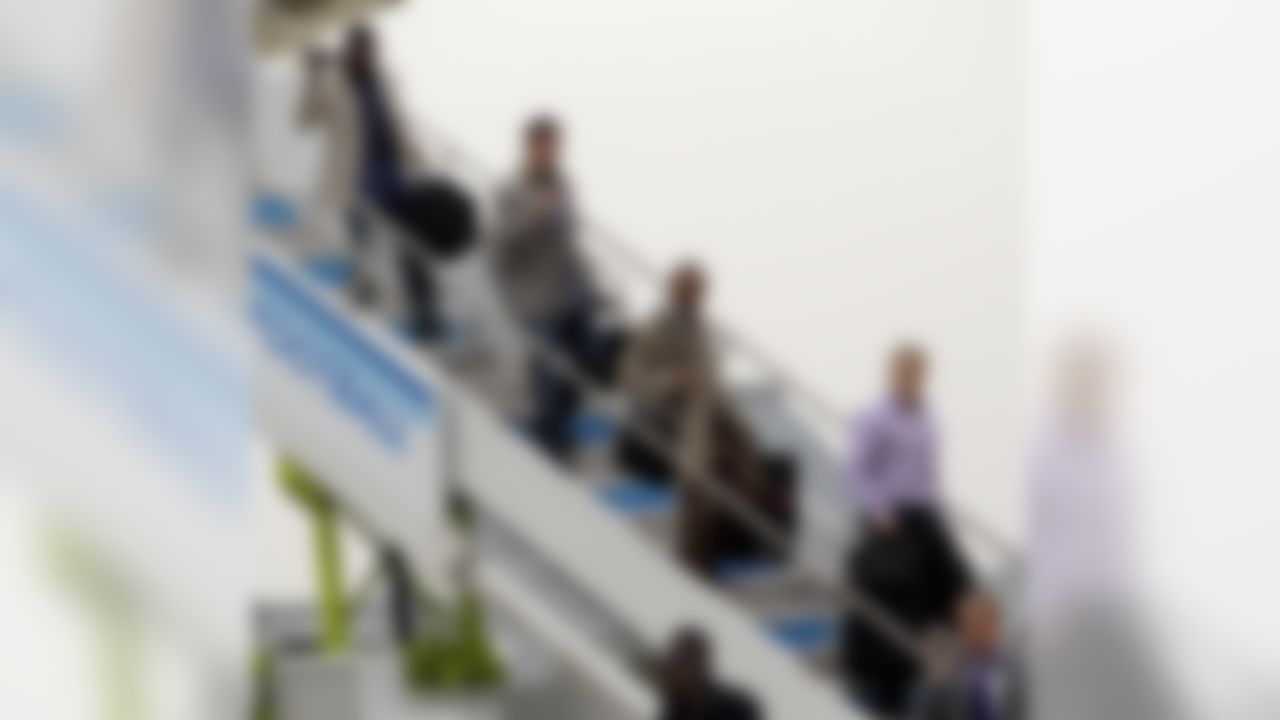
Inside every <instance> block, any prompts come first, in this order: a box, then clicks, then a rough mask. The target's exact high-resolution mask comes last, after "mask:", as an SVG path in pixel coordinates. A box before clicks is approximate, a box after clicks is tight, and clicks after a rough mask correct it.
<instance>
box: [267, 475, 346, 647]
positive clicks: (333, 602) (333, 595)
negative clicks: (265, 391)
mask: <svg viewBox="0 0 1280 720" xmlns="http://www.w3.org/2000/svg"><path fill="white" fill-rule="evenodd" d="M279 472H280V483H281V485H282V486H283V487H284V490H285V492H287V493H288V494H289V495H290V496H292V497H293V499H294V500H295V501H297V502H298V504H299V505H301V506H302V509H303V510H304V511H305V512H306V513H307V515H308V516H309V518H310V520H311V538H312V543H313V549H314V553H315V563H316V565H315V570H316V589H317V591H318V592H319V601H320V617H319V622H320V638H321V643H322V647H323V649H324V651H325V653H326V654H329V655H338V654H341V653H343V652H345V651H346V649H347V647H348V638H349V627H348V613H347V600H346V594H345V593H344V591H343V582H342V578H343V573H342V546H341V544H340V540H339V537H338V511H337V507H336V505H335V503H334V502H333V499H332V498H331V497H330V496H329V495H328V493H326V492H325V491H324V490H322V489H321V488H320V487H319V486H318V485H317V484H316V483H315V481H314V480H312V478H311V476H310V475H308V474H307V472H306V470H303V469H302V467H301V466H299V465H298V464H297V463H294V462H292V461H290V460H284V461H282V462H281V463H280V471H279Z"/></svg>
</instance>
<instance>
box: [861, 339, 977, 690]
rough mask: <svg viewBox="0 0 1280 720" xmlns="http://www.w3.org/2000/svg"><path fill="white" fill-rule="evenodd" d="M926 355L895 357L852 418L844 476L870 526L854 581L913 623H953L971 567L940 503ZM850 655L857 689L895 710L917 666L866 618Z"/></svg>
mask: <svg viewBox="0 0 1280 720" xmlns="http://www.w3.org/2000/svg"><path fill="white" fill-rule="evenodd" d="M927 372H928V359H927V357H926V355H925V352H924V350H922V349H921V348H919V347H917V346H915V345H904V346H901V347H899V348H898V349H897V350H896V351H895V352H894V353H893V355H892V357H891V359H890V363H889V392H888V394H887V396H886V397H885V398H884V399H882V400H880V401H879V402H877V403H875V404H874V405H872V406H871V407H870V408H869V409H867V410H866V411H864V412H863V413H861V414H860V415H859V417H858V418H857V420H856V421H855V423H854V427H853V433H852V435H853V436H852V444H851V452H850V457H849V465H848V481H849V486H850V489H851V491H852V494H853V499H854V502H855V509H856V511H857V512H858V514H859V515H860V517H861V519H862V522H863V527H864V528H865V531H864V532H863V534H862V537H861V538H860V539H859V542H858V544H857V546H856V547H855V548H854V551H853V552H852V553H851V556H850V560H849V568H848V575H849V582H850V583H851V584H852V585H853V586H854V589H855V590H856V591H857V592H860V593H861V594H863V595H865V596H868V597H869V598H871V599H873V600H875V601H877V602H878V603H879V604H880V605H881V606H882V607H883V608H884V610H886V611H887V612H888V613H890V614H891V615H892V616H894V617H896V618H897V619H898V620H899V622H901V623H902V624H904V625H905V626H907V627H908V628H909V629H912V630H916V631H925V630H930V629H933V628H935V627H938V626H943V625H947V624H949V623H950V621H951V620H952V618H953V617H954V612H955V609H956V606H957V603H958V601H959V600H960V599H961V598H962V597H963V596H964V594H965V593H966V592H967V590H968V589H969V571H968V568H967V567H966V564H965V562H964V561H963V559H962V558H961V557H960V554H959V552H958V551H957V550H956V547H955V544H954V543H953V541H952V539H951V535H950V533H949V531H948V530H947V527H946V523H945V519H944V516H943V513H942V510H941V508H940V503H939V498H940V489H939V480H938V462H939V450H938V436H939V430H938V427H937V425H936V423H935V422H934V420H933V418H932V417H931V415H930V412H929V408H928V404H927V401H926V397H925V379H926V375H927ZM843 649H844V661H845V664H846V667H847V669H848V672H849V675H850V679H851V681H852V682H851V684H852V685H853V689H854V691H855V692H856V693H857V694H859V695H861V696H862V697H864V698H865V699H866V700H867V702H868V703H869V704H870V705H872V706H873V708H874V709H876V710H878V711H881V712H884V713H888V714H897V713H899V712H901V711H902V710H903V708H904V705H905V703H906V702H907V700H908V698H909V695H910V693H911V691H912V688H913V687H914V685H915V683H916V681H917V679H918V676H919V668H917V667H915V663H914V661H913V660H911V659H910V657H909V656H907V655H905V654H904V653H903V652H902V651H901V649H900V648H897V647H896V646H894V645H893V644H892V643H890V642H889V641H888V640H887V638H885V637H883V636H882V634H881V633H880V632H878V631H877V629H876V628H875V627H873V626H871V625H869V624H868V623H866V622H865V620H863V619H861V618H858V617H851V618H849V619H848V621H847V623H846V629H845V641H844V648H843Z"/></svg>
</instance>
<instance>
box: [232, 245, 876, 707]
mask: <svg viewBox="0 0 1280 720" xmlns="http://www.w3.org/2000/svg"><path fill="white" fill-rule="evenodd" d="M281 244H282V245H287V243H281ZM339 265H340V263H339V264H335V261H334V259H333V258H332V257H325V258H321V259H318V260H317V259H315V258H310V259H308V258H305V257H298V256H295V255H291V254H289V253H287V252H279V251H278V250H277V249H276V248H270V247H262V248H259V249H258V250H257V251H256V256H255V258H254V269H253V275H254V276H255V279H254V286H255V287H254V296H255V298H254V314H255V324H257V325H259V327H260V328H261V329H262V337H263V339H264V341H265V342H264V343H262V344H263V346H264V347H263V348H262V351H261V353H260V354H262V355H264V356H270V355H275V356H277V357H279V356H282V352H281V343H280V342H279V338H277V337H274V336H273V334H272V333H273V332H274V331H275V330H274V329H273V328H276V327H279V326H276V325H274V324H273V323H275V322H276V321H277V320H279V319H280V317H274V318H273V314H275V315H279V316H281V317H284V318H285V319H287V320H289V321H291V322H297V323H301V324H303V325H308V324H309V325H314V326H315V327H317V328H323V330H322V331H321V332H323V333H331V334H332V336H333V337H334V338H337V337H340V338H341V342H340V343H339V341H338V340H336V339H332V338H330V335H325V338H324V342H326V343H331V344H333V345H338V344H342V345H343V347H342V349H341V350H342V352H345V353H352V354H357V355H359V356H360V357H361V358H369V357H372V356H374V355H375V354H376V355H377V356H379V358H380V359H377V360H376V361H373V362H374V363H375V364H379V365H383V364H387V365H390V364H395V365H396V366H397V368H398V369H397V370H396V371H395V372H396V373H401V374H403V375H404V377H401V378H399V379H398V380H397V382H398V383H401V384H402V385H403V387H404V389H405V392H408V393H413V392H418V391H420V389H422V388H426V389H427V391H428V392H429V393H430V394H431V396H432V400H431V401H430V404H432V405H434V406H435V407H437V408H439V417H440V422H443V423H446V424H447V425H442V426H440V428H439V430H440V433H439V434H440V435H443V436H447V438H448V439H447V440H446V441H445V442H446V445H447V447H446V448H445V449H444V452H443V453H442V455H447V456H448V458H449V460H448V465H449V469H448V470H447V474H448V476H449V479H450V483H452V484H453V485H454V486H455V488H456V489H458V490H461V491H462V492H463V493H464V494H465V495H466V496H467V497H468V498H469V499H470V501H471V502H472V504H473V505H474V507H475V508H476V509H477V510H478V512H479V514H480V516H481V517H482V519H483V526H485V527H486V528H488V529H487V530H486V531H485V532H482V533H481V535H482V538H483V539H482V541H481V542H480V543H479V562H478V568H479V569H478V572H477V582H478V583H479V584H480V586H481V590H482V592H483V593H484V594H485V595H486V596H487V597H489V599H490V601H491V602H495V603H497V604H503V605H507V606H508V609H510V607H512V606H517V607H518V606H520V605H523V606H525V608H526V609H525V611H524V612H525V615H526V616H528V615H530V614H537V615H540V617H541V620H542V625H543V627H544V628H546V627H553V628H554V632H552V631H548V633H549V636H552V635H554V636H555V641H556V642H557V644H559V645H560V646H571V647H573V648H574V653H575V654H576V656H577V657H579V658H583V657H591V658H595V660H593V661H592V662H590V663H582V664H581V665H583V666H586V665H590V667H582V671H583V672H586V673H589V674H592V675H593V676H602V677H600V678H596V680H595V681H596V682H599V683H602V684H608V685H610V686H612V688H613V693H614V695H615V696H617V697H618V698H620V699H619V700H618V703H617V704H618V705H619V706H620V707H626V708H627V709H628V710H627V712H624V713H623V714H622V715H621V716H622V717H635V716H643V715H644V714H645V713H646V712H647V708H649V707H651V705H652V702H653V700H652V693H651V692H650V691H649V690H647V689H644V690H642V691H637V689H636V688H637V687H641V688H643V687H644V685H643V684H641V683H639V682H638V680H637V677H638V675H637V673H636V672H635V671H634V667H635V666H636V665H637V664H638V661H639V662H642V660H640V658H651V657H652V655H653V653H654V652H655V651H657V650H659V649H660V648H661V647H662V646H663V645H664V643H665V642H667V641H668V639H669V637H670V635H671V633H672V632H673V631H674V630H675V629H676V628H678V627H680V626H682V625H685V624H688V623H693V624H696V625H699V626H701V627H703V628H705V629H706V630H707V632H709V633H710V634H711V635H712V636H714V637H715V638H716V642H717V645H718V647H719V648H720V653H721V656H722V665H723V669H724V672H725V673H726V674H727V675H728V676H729V677H731V678H733V679H734V680H736V681H737V682H740V683H743V684H744V685H747V686H749V687H751V688H752V689H753V691H754V692H755V693H756V694H757V695H758V696H759V697H760V698H761V699H762V701H763V702H765V703H766V704H767V705H768V706H769V708H770V709H771V711H772V713H773V714H774V716H775V717H806V718H832V719H833V720H835V719H837V718H841V717H856V716H857V714H856V711H855V710H854V709H853V708H852V706H851V705H850V704H849V703H847V702H846V700H845V698H844V697H843V695H842V693H841V692H840V691H839V690H838V689H837V688H836V687H835V686H833V685H832V684H830V683H827V682H825V681H823V680H822V679H821V678H820V677H819V676H818V675H817V674H815V673H813V672H812V671H811V669H810V668H808V667H806V666H805V664H804V663H803V662H801V661H799V659H798V658H797V657H795V656H793V655H792V654H791V653H790V652H789V651H788V649H787V648H786V647H785V645H784V643H782V642H780V641H779V639H778V638H777V637H775V636H772V635H771V634H770V633H769V632H767V631H762V630H761V628H760V626H759V624H758V622H757V620H756V619H754V618H753V617H752V616H751V615H750V614H749V613H747V612H744V611H743V610H742V609H741V608H739V607H738V606H736V605H735V604H734V603H733V602H731V601H730V600H729V599H728V598H727V597H726V596H725V595H723V594H721V593H719V592H717V591H716V590H714V589H713V588H711V587H709V586H707V585H705V584H703V583H701V582H700V581H698V580H696V579H695V578H693V577H692V576H690V575H689V574H687V573H686V572H684V571H683V570H682V569H681V568H680V566H679V565H678V564H677V563H674V562H673V561H672V560H671V559H670V558H669V557H668V556H667V554H666V553H664V552H662V550H661V548H660V546H659V545H657V544H655V543H654V542H652V540H651V539H650V537H649V536H648V534H647V533H646V532H645V531H639V532H637V528H636V527H634V526H633V525H632V524H630V523H628V522H620V521H619V517H618V513H622V514H624V515H627V516H631V517H638V518H642V519H644V520H646V521H653V520H655V519H656V518H657V517H658V516H659V515H660V514H662V513H669V512H670V506H671V504H672V503H673V502H674V499H673V498H655V497H643V498H638V497H637V495H636V494H635V493H634V491H633V489H632V488H631V486H629V485H627V484H622V483H614V482H612V481H608V480H606V481H604V482H602V483H601V484H599V485H587V484H581V483H577V482H574V480H573V479H572V478H570V477H566V476H565V475H566V474H565V472H564V471H563V470H561V469H559V468H558V467H556V466H555V465H553V464H551V463H549V462H547V461H546V460H545V459H544V458H543V457H542V456H541V454H540V453H539V452H537V451H536V450H535V449H534V448H533V447H532V446H531V445H530V444H529V443H528V442H526V441H525V440H524V439H523V438H522V437H521V436H520V434H519V433H518V431H517V430H515V429H513V428H512V427H511V425H510V423H509V422H508V421H507V419H506V418H504V417H502V416H501V414H499V413H495V412H494V411H492V410H491V409H490V407H489V406H488V405H487V403H485V402H484V401H482V400H480V399H479V397H478V394H477V393H476V392H474V391H472V390H471V389H470V388H469V387H467V386H466V385H465V383H463V382H457V381H455V379H454V378H453V377H452V373H450V372H449V371H445V370H442V369H441V368H440V366H439V363H438V362H437V360H435V359H433V358H432V357H431V356H429V355H428V354H426V353H422V352H418V351H415V350H414V349H412V348H411V347H410V345H409V343H407V342H406V341H405V339H404V338H403V337H402V335H401V333H400V332H399V331H398V330H397V328H396V326H395V324H394V323H392V322H390V320H389V319H387V318H385V317H379V316H377V315H376V314H374V313H370V312H365V311H361V310H360V309H358V308H357V306H356V305H355V304H354V303H351V302H350V301H349V300H348V299H347V294H346V293H345V292H343V290H344V289H345V275H346V274H345V273H344V272H342V271H335V268H336V267H338V266H339ZM266 278H270V282H269V283H268V284H269V285H270V286H271V287H277V286H278V288H286V289H285V290H279V289H278V288H277V289H276V290H270V291H268V292H269V293H278V294H279V296H280V297H283V298H287V300H283V301H281V302H288V303H296V305H297V307H296V308H292V309H288V310H281V309H273V308H274V305H271V303H275V302H277V301H276V300H274V299H273V300H270V301H266V300H264V299H263V298H261V297H259V293H260V290H259V283H260V282H264V279H266ZM264 308H266V309H264ZM308 332H309V331H308ZM286 344H287V343H286ZM286 350H287V351H291V350H289V349H288V348H286ZM292 350H296V348H292ZM464 355H465V354H464ZM294 359H295V360H296V358H294ZM277 364H278V365H280V367H279V368H277V369H276V370H273V371H271V372H270V373H267V374H266V375H264V381H265V382H266V383H267V384H266V386H265V387H264V393H265V394H266V395H268V396H270V395H272V393H273V392H274V391H273V389H272V388H273V387H274V386H275V385H276V384H289V383H294V381H295V380H297V379H296V378H294V379H288V378H283V377H281V376H280V375H281V373H286V372H289V370H288V369H282V368H284V366H285V365H286V363H282V362H280V363H277ZM466 364H467V363H466V360H464V359H459V360H456V361H455V362H454V365H455V367H457V366H459V365H462V366H465V365H466ZM299 367H301V366H299ZM313 370H314V368H312V369H310V370H308V372H312V371H313ZM272 373H275V374H272ZM308 377H309V378H310V379H314V378H316V377H322V374H316V373H314V372H312V374H311V375H309V376H308ZM307 385H308V383H307V382H306V381H305V380H304V381H299V382H297V383H296V387H294V388H293V389H292V390H290V392H296V393H301V394H304V395H308V398H307V402H309V403H314V404H312V405H307V404H306V403H301V404H298V405H297V406H296V408H297V409H301V410H303V411H304V412H301V413H299V414H296V415H291V414H290V413H289V412H282V411H280V410H279V409H276V410H274V411H268V412H266V413H264V417H265V418H266V420H267V422H268V427H267V428H266V429H265V430H266V432H267V433H268V436H269V437H270V439H271V440H272V441H273V442H276V443H278V446H279V447H280V449H281V451H283V452H285V453H287V454H289V455H291V456H306V455H307V453H308V452H309V451H312V450H314V449H313V448H307V447H305V445H306V444H307V443H308V442H309V440H308V437H312V436H314V437H316V438H320V436H321V435H323V433H318V432H310V431H308V430H311V431H314V430H316V429H317V428H316V427H314V426H309V424H314V423H315V422H316V420H315V418H314V417H312V415H313V414H314V415H319V414H320V413H321V412H322V407H321V405H323V404H324V403H326V402H344V401H345V402H348V403H349V402H351V398H349V397H348V398H345V400H344V399H343V398H341V397H340V395H341V392H340V391H339V392H338V393H337V394H336V395H335V392H334V387H332V385H331V383H329V382H328V381H324V382H316V383H312V384H311V386H307ZM304 386H306V387H304ZM415 388H418V389H419V390H415ZM348 390H350V388H348ZM335 398H337V399H335ZM271 402H274V401H273V400H272V399H270V398H269V399H268V403H271ZM590 425H591V423H590V422H586V423H584V432H585V433H589V432H591V430H590V429H589V426H590ZM299 427H302V428H303V430H302V431H300V430H299ZM367 429H368V428H363V429H362V428H360V427H358V426H357V425H353V427H352V428H351V431H352V432H361V431H362V430H367ZM318 451H319V452H320V453H321V455H323V453H324V452H326V451H327V452H332V449H331V448H320V449H319V450H318ZM329 457H333V458H334V462H333V463H327V464H324V465H322V466H315V467H314V468H313V469H315V470H316V471H317V472H316V473H315V476H316V479H317V481H319V482H321V483H322V484H325V486H326V489H328V490H329V491H330V492H331V493H332V494H333V495H334V496H335V497H336V498H337V499H338V501H339V503H340V504H341V506H342V508H343V511H344V514H348V515H350V516H351V517H352V518H353V519H355V520H356V521H357V523H358V524H360V525H362V526H363V527H365V528H366V529H367V530H369V531H370V532H371V534H373V535H374V536H375V537H379V538H380V540H381V541H382V542H386V543H390V544H393V545H396V546H398V547H400V549H401V550H402V551H403V552H404V554H405V555H406V556H407V557H408V558H409V560H410V564H411V566H412V567H413V569H414V570H415V571H416V572H417V573H418V574H420V575H423V576H426V577H431V578H438V577H439V576H440V568H441V566H442V559H441V557H440V547H439V546H440V544H441V543H439V542H438V539H439V538H438V537H437V538H432V537H430V536H427V535H425V534H421V535H419V534H415V533H416V532H417V531H416V530H415V529H413V528H412V527H409V526H410V525H411V523H412V518H413V514H412V513H409V512H408V509H409V508H414V507H419V506H423V504H424V500H423V498H422V497H420V494H421V492H420V491H421V489H420V488H416V487H410V486H407V485H397V484H395V483H391V482H384V481H383V478H379V477H373V476H367V477H358V478H356V474H355V473H347V472H345V471H344V470H343V469H342V468H340V467H338V466H340V465H341V464H342V463H343V462H345V460H344V459H343V458H342V457H339V456H337V455H331V456H329ZM331 466H332V468H333V473H332V475H328V474H326V473H327V471H328V470H329V468H330V467H331ZM335 478H340V479H335ZM352 478H356V480H357V482H352V481H351V479H352ZM424 483H425V479H424ZM383 524H385V525H386V527H385V528H384V527H382V525H383ZM660 524H661V523H656V524H655V527H654V528H653V529H652V530H651V531H652V532H657V527H656V525H660ZM406 528H407V530H406ZM521 555H523V556H524V557H523V558H521V557H520V556H521ZM533 559H536V561H537V562H540V563H542V564H543V565H545V567H546V568H548V569H549V570H550V571H553V572H554V573H555V574H556V575H558V577H559V581H558V582H556V583H548V582H546V581H545V580H546V578H547V577H548V576H549V575H548V573H546V572H544V573H542V574H541V575H540V576H539V577H541V579H542V582H540V583H539V582H536V581H533V582H531V581H530V578H529V576H528V570H529V568H530V567H531V566H532V565H533V564H534V561H533ZM522 572H523V573H525V575H524V576H522V575H521V573H522ZM551 585H555V586H558V587H559V588H560V589H559V590H558V592H560V593H561V594H562V597H561V598H559V599H556V598H554V597H552V598H550V599H548V598H547V597H546V596H547V595H550V594H552V593H555V592H557V590H554V589H553V588H551V587H549V586H551ZM540 593H541V594H542V595H543V597H538V595H539V594H540ZM568 594H574V595H577V597H578V598H579V599H581V598H586V599H587V600H585V601H582V600H580V602H585V603H589V604H593V605H594V606H596V607H598V608H602V609H603V610H602V611H601V612H600V615H602V616H607V617H608V624H609V625H610V628H611V632H610V634H612V635H613V637H608V638H602V637H601V635H602V634H603V633H600V632H598V631H596V632H593V631H591V630H590V628H589V627H587V626H588V625H589V623H583V624H582V626H578V625H576V624H575V623H574V622H573V620H574V619H575V618H568V620H569V621H568V622H565V620H566V618H564V615H563V610H564V608H565V607H566V606H570V603H568V602H565V600H564V597H563V595H568ZM517 595H518V596H521V602H515V603H513V602H511V598H512V596H517ZM504 601H505V602H504ZM530 605H533V606H537V607H538V608H539V610H537V611H529V610H528V609H527V608H528V607H529V606H530ZM557 610H558V611H559V613H560V615H559V618H558V621H554V622H553V621H551V620H548V618H555V617H556V615H557ZM789 632H791V633H793V634H794V635H797V636H798V635H803V634H804V632H806V630H805V629H803V628H802V629H800V630H789ZM784 639H785V638H784ZM602 646H603V650H602ZM602 657H607V658H608V659H609V661H608V662H604V661H601V660H600V658H602Z"/></svg>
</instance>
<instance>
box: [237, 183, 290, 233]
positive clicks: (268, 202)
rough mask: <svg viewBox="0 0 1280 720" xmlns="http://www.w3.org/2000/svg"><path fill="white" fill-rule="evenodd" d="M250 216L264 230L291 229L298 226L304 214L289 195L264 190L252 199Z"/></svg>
mask: <svg viewBox="0 0 1280 720" xmlns="http://www.w3.org/2000/svg"><path fill="white" fill-rule="evenodd" d="M249 216H250V218H251V219H252V220H253V224H254V225H255V226H257V227H259V228H262V229H264V230H289V229H291V228H294V227H297V225H298V222H299V219H300V218H301V216H302V214H301V213H300V212H299V211H298V206H297V205H296V204H295V203H294V202H293V200H291V199H289V198H288V197H286V196H284V195H281V194H279V193H274V192H266V191H263V192H258V193H255V194H254V196H253V199H252V200H251V201H250V206H249Z"/></svg>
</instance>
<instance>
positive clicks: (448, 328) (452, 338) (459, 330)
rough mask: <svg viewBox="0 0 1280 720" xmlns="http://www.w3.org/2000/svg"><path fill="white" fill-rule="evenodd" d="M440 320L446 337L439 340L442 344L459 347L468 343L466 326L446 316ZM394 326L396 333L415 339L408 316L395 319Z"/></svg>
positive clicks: (405, 337) (442, 331) (408, 338)
mask: <svg viewBox="0 0 1280 720" xmlns="http://www.w3.org/2000/svg"><path fill="white" fill-rule="evenodd" d="M440 322H441V326H442V330H441V333H442V334H443V335H444V337H443V338H441V339H440V341H439V342H440V345H442V346H445V347H454V348H458V347H462V346H463V345H465V344H466V342H467V337H468V336H467V328H466V326H464V325H463V324H461V323H459V322H456V321H453V320H450V319H448V318H445V319H443V320H441V321H440ZM392 327H393V329H394V330H395V333H396V334H397V335H399V336H400V337H402V338H404V339H406V340H413V339H414V337H413V332H412V329H411V327H410V323H409V320H408V318H401V319H400V320H397V321H395V322H394V323H392Z"/></svg>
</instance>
